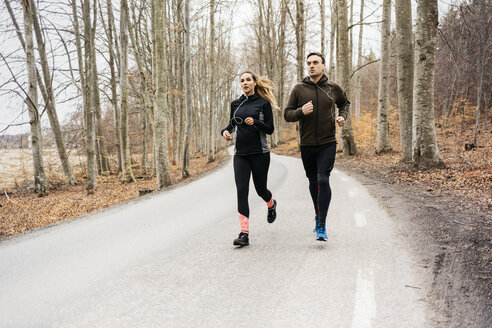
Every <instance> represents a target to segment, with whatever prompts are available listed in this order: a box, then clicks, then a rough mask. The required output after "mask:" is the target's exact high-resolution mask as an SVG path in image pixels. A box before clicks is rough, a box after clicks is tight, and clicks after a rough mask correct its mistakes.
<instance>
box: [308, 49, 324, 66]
mask: <svg viewBox="0 0 492 328" xmlns="http://www.w3.org/2000/svg"><path fill="white" fill-rule="evenodd" d="M311 56H318V57H320V58H321V63H322V64H324V63H325V57H323V55H322V54H321V52H310V53H309V55H307V57H306V60H307V59H308V58H309V57H311Z"/></svg>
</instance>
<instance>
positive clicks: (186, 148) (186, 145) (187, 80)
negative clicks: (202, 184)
mask: <svg viewBox="0 0 492 328" xmlns="http://www.w3.org/2000/svg"><path fill="white" fill-rule="evenodd" d="M183 27H184V54H183V57H184V90H185V114H186V115H185V129H184V141H183V160H182V161H181V176H182V177H183V178H188V177H189V176H190V147H191V120H192V107H191V106H192V101H191V100H192V94H191V74H190V73H191V72H190V70H191V66H190V53H191V45H190V34H191V30H190V0H184V15H183Z"/></svg>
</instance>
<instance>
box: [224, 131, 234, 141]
mask: <svg viewBox="0 0 492 328" xmlns="http://www.w3.org/2000/svg"><path fill="white" fill-rule="evenodd" d="M222 137H223V138H224V139H225V140H232V136H231V133H230V132H229V131H227V130H225V131H224V133H222Z"/></svg>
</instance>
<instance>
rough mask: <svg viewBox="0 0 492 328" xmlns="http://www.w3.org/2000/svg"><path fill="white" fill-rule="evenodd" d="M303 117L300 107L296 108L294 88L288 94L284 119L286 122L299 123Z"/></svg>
mask: <svg viewBox="0 0 492 328" xmlns="http://www.w3.org/2000/svg"><path fill="white" fill-rule="evenodd" d="M303 115H304V114H303V113H302V107H297V95H296V90H295V88H294V89H293V90H292V92H291V93H290V96H289V101H288V102H287V107H285V110H284V118H285V120H286V121H287V122H296V121H299V120H300V119H301V118H302V116H303Z"/></svg>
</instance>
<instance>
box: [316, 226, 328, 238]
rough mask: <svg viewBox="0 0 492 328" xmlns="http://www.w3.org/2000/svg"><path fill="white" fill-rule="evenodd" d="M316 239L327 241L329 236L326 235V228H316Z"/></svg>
mask: <svg viewBox="0 0 492 328" xmlns="http://www.w3.org/2000/svg"><path fill="white" fill-rule="evenodd" d="M316 239H317V240H320V241H327V240H328V236H326V228H325V227H322V226H319V227H318V229H316Z"/></svg>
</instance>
